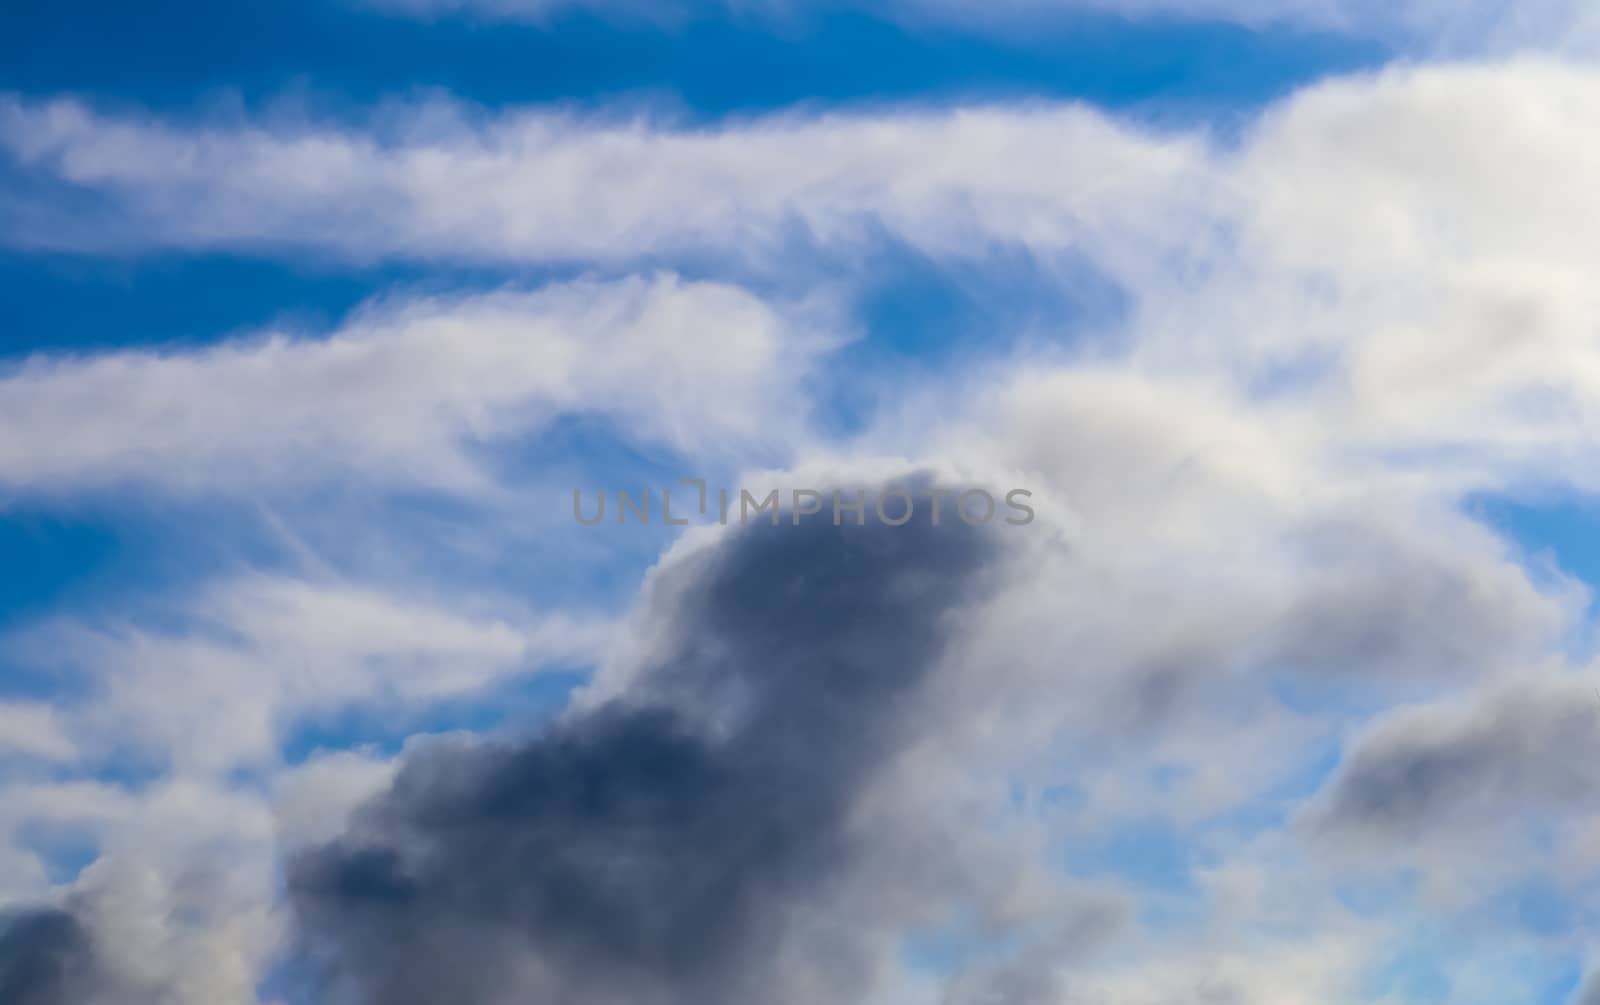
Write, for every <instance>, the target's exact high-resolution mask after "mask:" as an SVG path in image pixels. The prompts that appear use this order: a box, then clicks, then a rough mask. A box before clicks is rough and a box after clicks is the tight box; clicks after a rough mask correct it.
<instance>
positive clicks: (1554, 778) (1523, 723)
mask: <svg viewBox="0 0 1600 1005" xmlns="http://www.w3.org/2000/svg"><path fill="white" fill-rule="evenodd" d="M1596 765H1600V700H1597V699H1596V697H1595V695H1594V693H1593V692H1592V691H1589V690H1587V689H1584V688H1575V687H1570V686H1567V687H1550V686H1543V687H1540V686H1539V685H1538V683H1537V682H1536V681H1534V682H1530V685H1529V686H1528V687H1527V689H1526V690H1519V691H1504V692H1499V693H1496V694H1492V695H1490V696H1488V697H1487V698H1486V699H1484V700H1482V701H1480V702H1479V704H1478V705H1477V706H1475V707H1473V708H1471V709H1466V710H1458V709H1452V708H1447V707H1430V708H1423V709H1416V710H1411V711H1408V712H1406V713H1403V714H1401V715H1398V716H1396V717H1394V718H1391V719H1390V720H1389V721H1387V722H1385V723H1382V724H1380V725H1379V726H1378V727H1377V728H1375V729H1374V730H1373V731H1372V732H1371V733H1369V734H1368V735H1367V736H1365V737H1363V738H1362V739H1361V740H1360V741H1359V742H1358V743H1357V744H1356V746H1355V748H1354V749H1353V750H1352V751H1351V753H1350V754H1349V756H1348V757H1347V758H1346V761H1345V766H1344V767H1343V768H1342V769H1341V771H1340V773H1339V775H1338V776H1337V777H1336V778H1335V779H1334V781H1333V782H1332V783H1331V785H1330V788H1329V790H1328V791H1327V792H1326V793H1325V794H1324V796H1323V797H1322V799H1321V801H1320V804H1319V806H1318V808H1317V810H1316V811H1315V813H1314V819H1315V820H1316V822H1317V823H1318V825H1320V826H1321V827H1323V828H1326V829H1333V830H1344V831H1359V832H1364V833H1367V834H1373V835H1377V836H1382V837H1389V838H1401V839H1414V838H1417V837H1420V836H1423V835H1424V834H1426V833H1432V832H1435V831H1438V830H1440V829H1443V828H1453V827H1457V826H1458V825H1461V824H1463V823H1473V822H1485V821H1486V822H1490V823H1494V822H1499V821H1504V820H1506V819H1508V818H1510V817H1513V816H1514V815H1515V814H1516V813H1517V811H1519V810H1522V809H1526V808H1530V807H1539V806H1551V805H1558V804H1559V805H1561V806H1566V807H1572V806H1578V805H1591V806H1592V805H1595V804H1596V802H1597V798H1600V770H1597V768H1596Z"/></svg>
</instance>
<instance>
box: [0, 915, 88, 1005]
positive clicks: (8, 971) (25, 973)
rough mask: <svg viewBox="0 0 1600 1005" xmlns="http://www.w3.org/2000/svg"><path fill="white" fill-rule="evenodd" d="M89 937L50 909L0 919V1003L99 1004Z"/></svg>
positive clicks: (73, 919) (76, 924) (72, 917)
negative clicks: (88, 1002)
mask: <svg viewBox="0 0 1600 1005" xmlns="http://www.w3.org/2000/svg"><path fill="white" fill-rule="evenodd" d="M94 969H95V967H94V952H93V948H92V945H91V943H90V939H89V933H88V931H87V929H86V928H85V927H84V925H83V924H82V923H81V922H80V921H79V920H78V918H77V916H76V915H74V914H73V913H72V912H70V911H66V910H62V909H60V908H54V907H41V908H33V909H29V910H26V911H22V912H18V913H15V914H12V915H11V916H9V917H7V916H4V915H0V1002H5V1003H6V1005H80V1003H83V1002H86V1001H90V1000H96V1001H98V1000H100V999H97V998H94V997H93V996H94V995H95V994H97V992H96V990H95V985H96V983H97V980H96V978H95V976H94Z"/></svg>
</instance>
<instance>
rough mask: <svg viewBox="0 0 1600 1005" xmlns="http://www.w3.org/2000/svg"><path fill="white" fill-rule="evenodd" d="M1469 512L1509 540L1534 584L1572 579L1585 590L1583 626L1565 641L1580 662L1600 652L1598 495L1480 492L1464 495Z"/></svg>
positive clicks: (1599, 507)
mask: <svg viewBox="0 0 1600 1005" xmlns="http://www.w3.org/2000/svg"><path fill="white" fill-rule="evenodd" d="M1464 508H1465V509H1466V511H1467V513H1469V514H1470V515H1472V516H1473V517H1474V518H1476V519H1478V520H1480V521H1481V522H1483V523H1485V524H1487V525H1488V526H1489V527H1491V528H1493V529H1494V530H1495V531H1496V532H1498V533H1499V534H1501V535H1502V536H1503V537H1505V538H1506V539H1508V540H1510V541H1511V542H1513V543H1514V544H1515V545H1516V547H1517V549H1518V551H1519V552H1520V555H1521V558H1522V563H1523V566H1524V568H1526V569H1527V571H1528V575H1529V577H1530V578H1531V579H1532V580H1533V582H1534V583H1535V584H1536V585H1539V586H1541V587H1545V588H1549V587H1552V586H1554V585H1556V580H1557V579H1558V578H1559V577H1561V576H1566V577H1571V578H1573V579H1576V580H1578V581H1579V582H1580V583H1582V584H1583V585H1584V587H1585V588H1586V589H1587V590H1588V592H1589V604H1588V608H1587V611H1586V617H1585V620H1584V624H1583V625H1582V626H1580V627H1579V629H1578V630H1577V632H1576V634H1575V635H1574V637H1572V638H1570V639H1568V640H1567V649H1568V655H1569V656H1570V657H1571V658H1572V659H1574V660H1575V661H1578V662H1583V661H1586V660H1588V659H1590V658H1592V657H1593V656H1594V655H1595V654H1596V652H1597V651H1600V632H1597V628H1600V606H1597V603H1596V601H1597V599H1600V499H1596V498H1594V497H1592V496H1581V495H1576V494H1573V493H1571V492H1551V491H1530V492H1523V493H1517V494H1482V495H1478V496H1474V497H1472V498H1471V499H1468V500H1467V501H1466V503H1465V507H1464Z"/></svg>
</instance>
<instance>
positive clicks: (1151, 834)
mask: <svg viewBox="0 0 1600 1005" xmlns="http://www.w3.org/2000/svg"><path fill="white" fill-rule="evenodd" d="M1066 863H1067V868H1068V870H1069V871H1070V872H1071V873H1072V874H1073V875H1075V876H1080V877H1084V878H1106V877H1110V878H1116V879H1121V880H1123V881H1125V882H1127V883H1129V884H1130V885H1132V886H1134V887H1136V888H1138V889H1140V890H1143V891H1148V892H1153V893H1158V894H1193V893H1194V892H1195V891H1196V887H1195V877H1194V870H1195V868H1196V867H1197V866H1199V865H1203V864H1205V862H1204V851H1203V849H1202V848H1201V847H1200V846H1199V843H1198V842H1196V841H1195V840H1194V835H1193V834H1191V833H1187V832H1186V831H1185V830H1183V829H1182V828H1180V827H1179V826H1178V825H1177V824H1176V823H1175V822H1173V821H1172V820H1169V819H1164V818H1158V817H1151V818H1146V819H1140V820H1123V821H1118V822H1116V823H1113V824H1112V825H1111V826H1110V827H1109V828H1107V829H1106V830H1105V831H1103V832H1101V833H1097V834H1094V835H1092V836H1086V837H1082V838H1075V839H1073V840H1071V841H1070V842H1069V843H1068V847H1067V849H1066ZM1158 899H1159V898H1152V899H1150V900H1147V901H1146V902H1145V904H1146V906H1153V905H1155V904H1156V903H1157V900H1158Z"/></svg>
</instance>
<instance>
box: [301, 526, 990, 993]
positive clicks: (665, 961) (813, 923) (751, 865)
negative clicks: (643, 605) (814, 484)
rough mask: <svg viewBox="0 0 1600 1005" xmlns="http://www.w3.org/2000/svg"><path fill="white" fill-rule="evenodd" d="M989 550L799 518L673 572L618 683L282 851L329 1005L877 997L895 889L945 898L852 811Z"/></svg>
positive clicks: (398, 787)
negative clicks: (900, 865) (868, 861)
mask: <svg viewBox="0 0 1600 1005" xmlns="http://www.w3.org/2000/svg"><path fill="white" fill-rule="evenodd" d="M1002 560H1003V553H1002V550H1001V545H1000V543H999V542H998V541H997V540H996V539H995V538H994V536H993V533H992V532H986V531H981V530H977V529H974V528H968V527H965V526H964V525H962V524H961V523H960V522H959V521H954V522H946V523H945V524H944V525H943V526H941V527H933V526H932V525H931V524H927V523H923V522H921V521H915V522H913V523H911V524H907V525H905V526H901V527H887V526H883V525H876V526H874V525H872V524H870V523H869V525H868V526H866V527H855V526H852V525H850V523H849V522H846V523H845V525H844V526H842V527H835V526H832V525H831V523H830V522H829V521H828V520H824V519H811V520H808V521H805V522H802V524H801V525H800V526H798V527H792V526H788V525H784V526H781V527H778V528H772V527H768V526H765V525H760V524H758V525H753V526H751V527H748V528H743V529H740V530H738V531H737V532H734V533H731V534H729V535H728V536H727V538H726V539H725V540H721V541H718V542H716V543H715V544H714V545H711V546H708V547H705V548H703V549H701V550H698V551H695V552H693V553H691V554H689V555H687V556H685V557H684V558H682V559H680V560H679V561H678V562H677V563H673V564H669V565H668V566H667V567H666V568H664V569H662V570H661V571H660V572H659V573H658V575H657V576H656V577H655V579H654V582H653V585H652V587H651V590H650V593H649V596H650V598H651V599H650V600H649V601H648V603H649V605H650V607H649V609H648V610H647V611H646V617H647V618H650V619H665V620H666V622H667V623H666V625H664V626H663V627H664V628H665V629H666V630H667V631H668V632H669V633H670V636H669V637H670V641H668V642H666V644H665V645H664V646H663V647H662V648H661V649H660V650H659V651H655V652H652V653H651V654H650V657H649V662H648V665H646V666H643V667H640V668H638V669H637V671H636V674H635V675H634V677H633V679H632V681H631V683H630V686H629V687H628V688H627V689H626V691H625V692H623V693H622V694H620V695H618V696H616V697H614V698H611V699H608V700H603V701H600V702H598V703H597V704H593V705H591V706H590V707H585V708H581V709H580V710H577V711H575V712H573V713H572V714H570V715H569V716H568V717H567V718H566V719H564V720H563V721H562V722H561V723H560V724H559V725H557V726H556V727H554V728H553V729H552V730H551V731H550V732H549V733H547V734H544V735H540V736H537V737H535V738H533V739H531V740H528V741H525V742H522V743H495V742H487V743H480V742H461V743H442V744H440V745H437V746H433V747H430V748H427V749H424V750H419V751H417V752H416V753H414V754H413V755H411V756H410V757H409V758H408V759H407V761H406V762H405V763H404V765H403V766H402V767H401V769H400V772H399V775H398V777H397V779H396V781H395V783H394V785H393V787H392V788H391V789H389V791H387V792H386V793H385V794H384V795H382V796H380V797H379V798H378V799H377V800H376V801H375V802H374V803H372V804H371V805H370V806H368V807H366V808H365V809H364V810H363V811H361V812H360V813H359V814H358V817H357V822H356V824H355V825H354V827H353V828H352V830H351V832H350V833H348V834H346V835H345V836H344V837H342V838H340V839H338V840H337V841H335V842H333V843H331V844H328V845H326V846H323V847H321V848H319V849H315V850H312V851H308V852H306V853H304V854H303V855H302V856H300V857H299V858H298V859H296V860H295V861H294V862H293V863H292V865H291V870H290V889H291V894H292V896H293V898H294V902H295V905H296V908H297V913H298V915H299V917H300V919H301V923H302V925H303V926H304V930H303V936H304V940H305V942H304V944H305V946H306V947H307V950H308V952H310V953H311V954H312V955H313V958H320V959H322V960H323V961H325V962H326V964H327V966H328V968H329V973H330V975H331V978H330V979H331V982H332V987H333V988H334V989H335V990H334V992H333V996H332V999H331V1000H338V1001H344V1000H349V1001H354V1002H363V1003H378V1002H382V1003H385V1005H408V1003H413V1002H414V1003H418V1005H421V1003H432V1002H439V1001H447V1000H461V1001H474V1002H482V1003H485V1005H491V1003H497V1002H506V1003H510V1002H513V1001H525V1000H527V999H528V998H530V997H533V998H537V999H538V1000H540V1001H548V1002H552V1003H556V1002H563V1003H565V1002H571V1003H578V1002H592V1001H599V1000H627V1001H631V1002H640V1003H647V1002H660V1003H669V1002H670V1003H689V1002H704V1003H710V1005H715V1003H728V1005H731V1003H734V1002H747V1001H752V1000H761V1001H769V1002H773V1003H796V1005H798V1003H802V1002H815V1001H820V1000H852V1001H859V1000H864V997H865V996H866V995H867V994H868V993H869V992H870V991H871V990H872V988H873V986H874V984H875V982H876V981H877V980H879V979H880V976H879V974H878V973H877V968H878V966H879V963H880V961H879V960H878V958H877V956H878V954H880V953H881V952H883V951H884V949H885V940H886V939H891V938H892V935H893V931H894V929H893V927H892V925H890V924H889V922H890V921H891V920H893V915H894V914H895V913H896V911H897V906H898V909H899V910H904V909H905V907H904V905H903V902H904V901H905V900H906V899H907V898H908V897H911V898H921V897H925V896H929V895H933V896H938V895H939V894H940V893H941V891H937V890H931V891H930V890H896V889H894V888H893V886H892V883H890V882H889V881H888V879H887V878H886V877H881V876H879V875H877V874H875V873H869V872H868V871H866V870H864V869H862V868H861V866H862V863H863V861H864V860H865V858H866V857H867V851H866V849H868V848H870V847H871V846H873V845H874V844H875V843H877V842H880V841H881V840H882V836H881V835H878V834H876V833H874V832H873V830H872V828H871V827H869V826H867V820H868V819H869V816H868V815H866V814H864V813H863V803H864V802H865V801H867V800H868V799H870V793H871V792H872V789H873V786H874V783H875V781H876V780H877V779H878V778H879V777H880V775H881V774H882V773H883V772H884V771H885V769H886V768H887V767H888V766H889V765H890V764H891V762H892V761H893V760H894V759H895V758H896V757H897V756H899V755H901V754H902V753H903V752H904V751H905V749H906V748H907V746H908V745H909V744H911V743H912V742H913V741H914V740H916V739H917V738H918V737H917V730H918V722H919V717H918V715H917V710H918V706H919V697H920V696H922V695H924V694H925V692H926V687H925V685H926V682H927V680H928V678H929V676H930V675H931V674H932V673H934V671H935V669H936V668H937V666H938V664H939V662H940V660H941V658H942V656H943V654H944V645H945V640H946V637H947V635H948V633H949V632H950V631H951V630H952V629H953V627H954V625H955V624H956V623H957V619H959V618H960V617H961V616H962V614H963V612H964V611H967V610H969V609H970V608H971V606H972V605H973V604H976V603H978V602H980V601H981V600H982V598H983V593H984V590H985V586H984V584H985V582H986V581H988V580H992V578H993V577H994V575H995V572H996V569H997V566H998V565H999V563H1001V562H1002ZM905 826H910V824H909V823H908V824H905ZM863 887H865V889H864V888H863ZM884 915H889V917H884ZM901 920H903V919H901Z"/></svg>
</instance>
